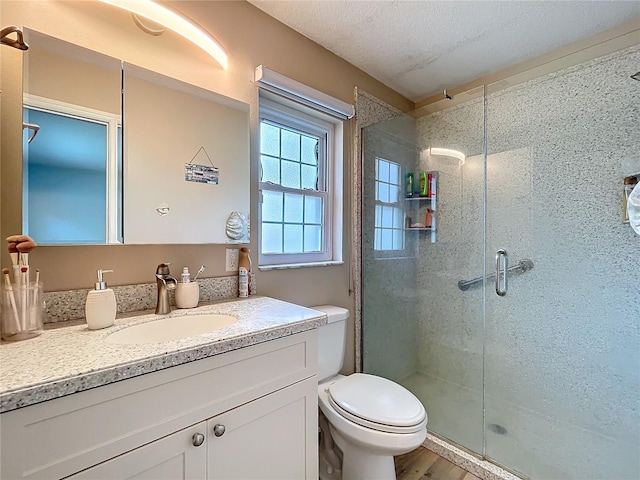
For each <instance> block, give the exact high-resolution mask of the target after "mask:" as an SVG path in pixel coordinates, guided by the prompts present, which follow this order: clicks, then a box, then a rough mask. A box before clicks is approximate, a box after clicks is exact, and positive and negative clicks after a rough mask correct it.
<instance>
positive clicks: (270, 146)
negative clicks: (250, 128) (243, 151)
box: [260, 122, 280, 157]
mask: <svg viewBox="0 0 640 480" xmlns="http://www.w3.org/2000/svg"><path fill="white" fill-rule="evenodd" d="M260 153H266V154H267V155H274V156H276V157H279V156H280V129H279V128H278V127H274V126H273V125H269V124H268V123H266V122H261V123H260Z"/></svg>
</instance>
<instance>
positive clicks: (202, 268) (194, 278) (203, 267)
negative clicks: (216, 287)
mask: <svg viewBox="0 0 640 480" xmlns="http://www.w3.org/2000/svg"><path fill="white" fill-rule="evenodd" d="M205 268H207V267H206V266H205V265H202V266H201V267H200V270H198V272H197V273H196V276H195V277H193V280H192V281H193V282H195V281H196V278H198V275H200V274H201V273H202V272H204V269H205Z"/></svg>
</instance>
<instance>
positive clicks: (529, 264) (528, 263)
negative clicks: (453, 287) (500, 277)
mask: <svg viewBox="0 0 640 480" xmlns="http://www.w3.org/2000/svg"><path fill="white" fill-rule="evenodd" d="M532 268H533V261H532V260H529V259H528V258H523V259H522V260H520V261H519V262H518V263H517V264H516V265H514V266H513V267H509V268H508V269H507V273H509V274H519V273H524V272H528V271H529V270H531V269H532ZM494 276H495V273H491V274H490V275H487V276H486V277H476V278H474V279H473V280H460V281H459V282H458V288H459V289H460V290H462V291H463V292H464V291H467V290H469V288H470V287H472V286H473V285H476V284H478V283H482V281H483V280H484V279H485V278H486V279H487V280H491V279H493V277H494Z"/></svg>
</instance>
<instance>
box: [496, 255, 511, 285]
mask: <svg viewBox="0 0 640 480" xmlns="http://www.w3.org/2000/svg"><path fill="white" fill-rule="evenodd" d="M508 268H509V256H508V255H507V251H506V250H505V249H503V248H501V249H500V250H498V251H497V252H496V294H498V295H500V296H501V297H504V296H505V295H506V294H507V270H508Z"/></svg>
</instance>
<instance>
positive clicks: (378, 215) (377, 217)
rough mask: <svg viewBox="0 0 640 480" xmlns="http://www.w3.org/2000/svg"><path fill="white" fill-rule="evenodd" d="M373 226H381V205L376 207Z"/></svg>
mask: <svg viewBox="0 0 640 480" xmlns="http://www.w3.org/2000/svg"><path fill="white" fill-rule="evenodd" d="M375 226H376V227H381V226H382V205H376V215H375Z"/></svg>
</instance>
